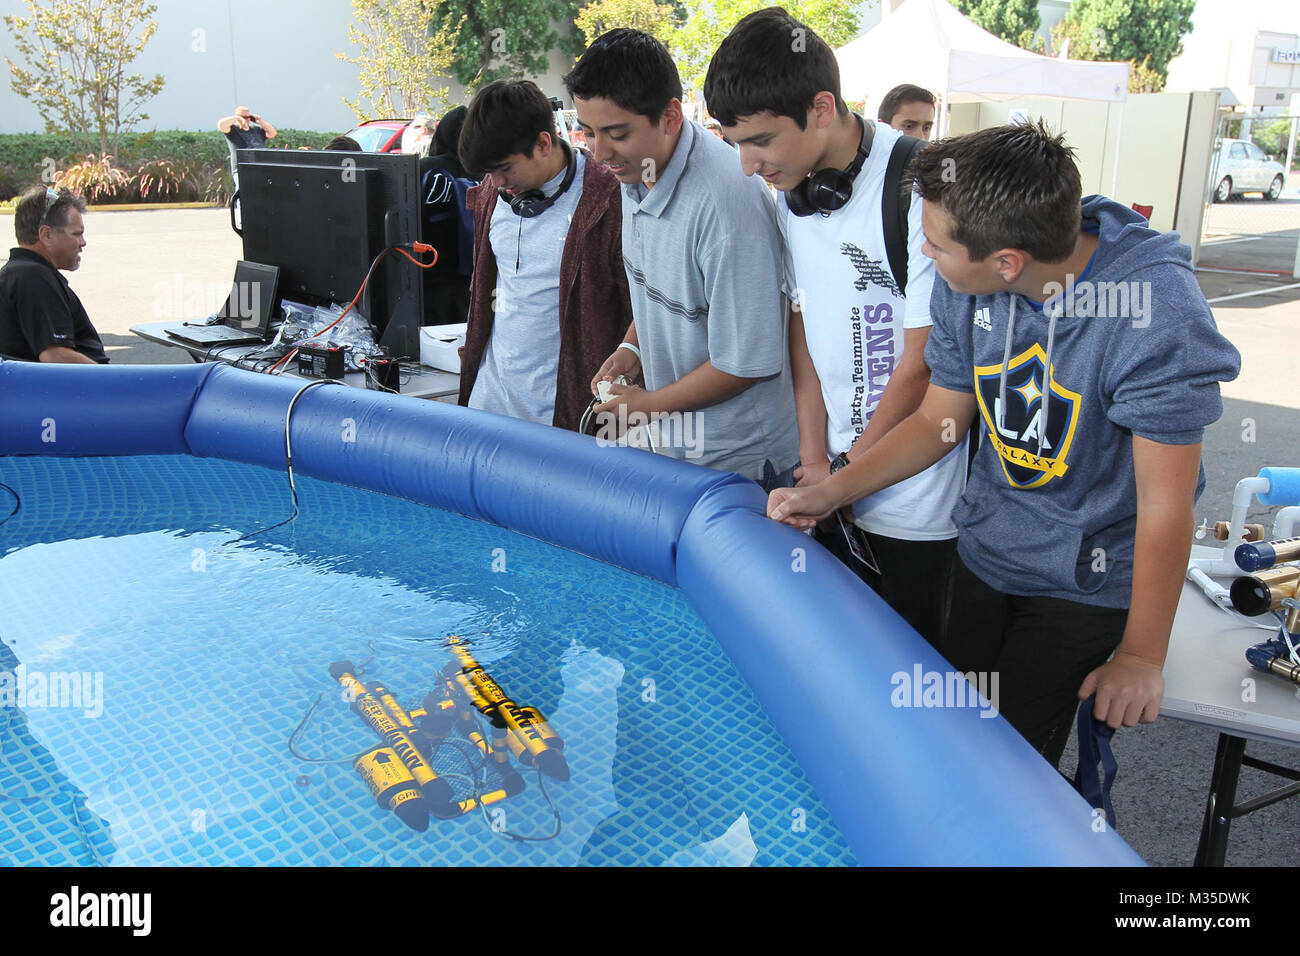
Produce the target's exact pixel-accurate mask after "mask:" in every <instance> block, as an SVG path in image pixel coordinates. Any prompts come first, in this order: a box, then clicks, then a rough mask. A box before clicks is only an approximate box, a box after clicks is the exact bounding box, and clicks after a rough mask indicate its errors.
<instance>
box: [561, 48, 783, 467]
mask: <svg viewBox="0 0 1300 956" xmlns="http://www.w3.org/2000/svg"><path fill="white" fill-rule="evenodd" d="M564 84H565V86H566V87H567V89H568V91H569V94H570V95H571V96H572V97H573V102H574V106H575V107H576V108H577V111H578V123H579V125H580V126H581V127H582V131H583V133H584V134H585V135H586V137H587V142H588V143H589V144H591V145H592V148H593V150H594V153H595V157H596V159H598V160H600V161H601V162H604V163H607V164H609V167H610V169H612V170H613V172H614V175H615V176H617V177H618V178H619V181H620V182H621V183H623V261H624V264H625V265H626V267H627V277H628V280H629V282H630V285H631V291H632V311H633V314H634V316H635V321H634V322H633V323H632V327H631V328H630V329H628V330H627V337H626V339H625V341H624V344H623V345H621V346H620V347H619V348H618V349H617V350H615V351H614V352H613V353H612V354H611V355H610V356H609V358H608V359H607V360H606V361H605V363H604V364H603V365H601V366H599V371H598V372H597V373H596V376H595V378H593V379H592V380H591V383H590V388H591V391H592V392H593V393H594V392H596V383H597V382H598V381H600V380H601V379H608V380H612V379H614V378H615V377H616V376H618V375H626V376H627V378H628V380H629V381H633V380H635V378H636V375H637V374H638V373H640V374H641V375H643V376H644V379H645V388H636V387H632V386H618V385H615V386H612V392H613V395H614V398H612V399H611V400H610V401H609V402H608V403H606V404H605V405H601V406H598V408H597V412H598V413H614V414H616V415H617V417H618V419H619V420H620V421H624V420H627V421H636V419H635V418H633V416H634V415H637V413H640V414H641V415H644V416H645V417H646V418H648V419H649V420H650V421H651V422H652V423H655V422H659V423H662V422H665V421H667V422H670V423H671V422H673V421H676V422H679V423H681V427H679V428H669V429H665V428H663V427H659V428H655V429H652V433H653V432H654V431H657V432H658V438H659V441H658V443H657V445H658V447H657V450H658V451H659V452H661V453H664V454H667V455H670V456H672V457H675V458H688V459H690V460H692V461H694V462H695V463H696V464H700V465H706V466H709V467H713V468H718V469H721V470H727V471H736V472H739V473H741V474H743V475H747V476H748V477H750V478H754V479H756V480H760V481H761V480H763V478H764V475H765V474H771V473H773V472H780V471H782V470H784V469H786V468H787V467H788V466H789V465H790V464H791V463H793V461H794V460H795V454H796V446H797V441H796V437H795V420H794V398H793V395H792V393H791V386H790V375H789V372H788V370H787V368H786V362H785V352H786V344H785V343H786V335H785V322H784V305H783V301H782V298H781V285H780V282H781V237H780V233H779V232H778V231H777V226H776V221H775V210H774V208H773V205H772V201H771V200H770V199H769V198H768V196H767V191H766V190H765V189H764V188H763V186H762V184H761V183H759V182H757V181H755V180H753V179H749V178H748V177H746V176H745V175H744V174H743V173H741V171H740V168H739V167H738V166H737V164H736V153H735V150H733V149H731V148H730V147H728V146H727V145H726V144H725V143H724V142H722V141H721V140H720V139H718V138H717V137H715V136H711V135H709V134H708V133H707V132H705V131H704V130H703V129H702V128H701V127H699V126H698V125H696V124H695V123H692V122H689V121H687V120H685V118H684V117H683V115H682V84H681V80H680V78H679V77H678V75H677V67H676V66H675V65H674V64H673V61H672V57H670V56H669V55H668V51H667V50H666V49H665V48H664V45H663V44H662V43H660V42H659V41H658V40H656V39H654V38H653V37H651V36H649V35H648V34H645V33H641V32H639V31H636V30H627V29H617V30H611V31H610V32H609V33H606V34H605V35H604V36H601V37H599V38H598V39H597V40H596V41H595V42H594V43H592V45H591V46H590V47H588V49H587V51H586V52H585V53H584V54H583V55H582V59H580V60H579V61H578V65H577V66H576V67H574V69H573V71H572V72H571V73H569V75H568V76H566V77H565V78H564ZM620 406H621V408H620ZM624 415H626V416H627V418H626V419H624V417H623V416H624ZM669 416H671V418H670V417H669ZM638 417H639V416H638ZM678 439H681V440H678Z"/></svg>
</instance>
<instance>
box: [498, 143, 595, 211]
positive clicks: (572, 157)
mask: <svg viewBox="0 0 1300 956" xmlns="http://www.w3.org/2000/svg"><path fill="white" fill-rule="evenodd" d="M556 142H558V143H559V144H560V145H561V146H563V147H564V152H565V155H566V156H568V159H569V165H568V167H567V168H566V169H565V170H564V179H562V180H561V181H560V188H559V189H557V190H555V195H553V196H548V195H546V193H544V192H542V191H541V190H540V189H529V190H526V191H524V192H521V193H520V194H519V195H517V196H512V195H510V194H509V193H508V192H506V191H505V190H504V189H498V190H497V195H498V196H500V197H501V198H502V199H504V200H505V201H506V202H508V203H509V204H510V211H511V212H513V213H514V214H515V215H516V216H519V217H521V218H523V219H532V218H534V217H535V216H540V215H541V214H542V213H544V212H546V210H548V209H550V208H551V207H552V206H554V205H555V201H556V200H557V199H559V198H560V197H561V196H563V195H564V194H565V193H566V192H568V189H569V187H570V186H572V185H573V177H574V176H576V175H577V173H578V154H577V153H575V152H574V151H573V149H572V148H571V147H570V146H569V144H568V143H566V142H565V141H564V140H562V139H560V138H558V137H557V138H556Z"/></svg>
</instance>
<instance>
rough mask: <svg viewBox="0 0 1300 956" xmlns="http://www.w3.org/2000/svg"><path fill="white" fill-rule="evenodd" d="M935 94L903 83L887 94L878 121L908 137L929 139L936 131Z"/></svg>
mask: <svg viewBox="0 0 1300 956" xmlns="http://www.w3.org/2000/svg"><path fill="white" fill-rule="evenodd" d="M934 104H935V99H934V94H933V93H931V92H930V91H929V90H927V89H924V88H923V87H920V86H915V85H913V84H911V83H903V84H901V85H899V86H896V87H894V88H893V89H892V90H890V91H889V92H888V93H886V94H885V98H884V99H883V100H881V101H880V111H879V112H878V113H877V114H876V117H877V119H879V120H880V122H882V123H884V124H885V125H886V126H892V127H893V128H894V129H896V130H899V131H900V132H902V133H906V134H907V135H908V136H915V137H917V138H918V139H929V138H930V130H932V129H934Z"/></svg>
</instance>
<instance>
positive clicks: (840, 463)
mask: <svg viewBox="0 0 1300 956" xmlns="http://www.w3.org/2000/svg"><path fill="white" fill-rule="evenodd" d="M848 463H849V453H848V452H846V451H842V452H840V453H839V454H838V455H836V456H835V457H834V458H832V459H831V474H832V475H833V474H835V472H837V471H839V470H840V469H841V468H843V467H844V466H845V465H847V464H848Z"/></svg>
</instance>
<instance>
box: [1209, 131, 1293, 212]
mask: <svg viewBox="0 0 1300 956" xmlns="http://www.w3.org/2000/svg"><path fill="white" fill-rule="evenodd" d="M1285 183H1286V171H1285V170H1284V169H1283V168H1282V164H1281V163H1275V162H1273V160H1271V159H1269V158H1268V156H1266V155H1265V153H1264V151H1263V150H1262V149H1260V148H1259V147H1258V146H1256V145H1255V144H1254V143H1252V142H1250V141H1249V140H1244V139H1222V140H1219V153H1218V156H1217V157H1216V161H1215V162H1214V163H1212V164H1211V167H1210V184H1211V185H1212V186H1213V187H1214V201H1215V202H1227V201H1228V200H1229V199H1230V198H1231V197H1233V196H1240V195H1241V194H1242V193H1250V192H1262V193H1263V194H1264V198H1265V199H1276V198H1277V197H1278V196H1280V195H1282V187H1283V185H1284V184H1285Z"/></svg>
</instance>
